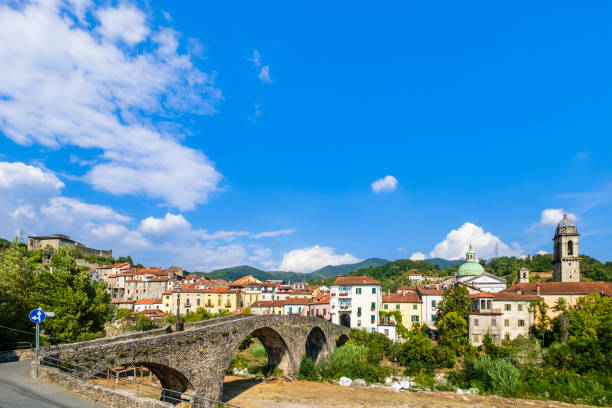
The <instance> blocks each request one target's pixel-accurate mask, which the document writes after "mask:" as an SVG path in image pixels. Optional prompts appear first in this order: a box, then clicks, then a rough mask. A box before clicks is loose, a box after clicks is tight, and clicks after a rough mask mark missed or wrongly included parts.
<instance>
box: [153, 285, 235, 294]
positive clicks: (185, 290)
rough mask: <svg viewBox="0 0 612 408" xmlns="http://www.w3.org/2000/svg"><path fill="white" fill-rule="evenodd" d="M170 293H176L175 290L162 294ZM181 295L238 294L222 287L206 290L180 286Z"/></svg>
mask: <svg viewBox="0 0 612 408" xmlns="http://www.w3.org/2000/svg"><path fill="white" fill-rule="evenodd" d="M172 293H176V289H172V290H167V291H165V292H164V293H163V294H164V295H170V294H172ZM181 293H227V294H232V293H239V292H238V291H237V290H234V289H228V288H226V287H224V286H215V287H213V288H206V289H196V288H185V287H182V286H181Z"/></svg>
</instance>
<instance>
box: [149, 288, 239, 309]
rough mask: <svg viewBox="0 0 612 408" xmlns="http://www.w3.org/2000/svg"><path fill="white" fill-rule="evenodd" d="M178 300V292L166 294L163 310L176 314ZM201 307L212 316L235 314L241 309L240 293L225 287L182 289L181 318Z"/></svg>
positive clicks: (164, 295) (173, 291)
mask: <svg viewBox="0 0 612 408" xmlns="http://www.w3.org/2000/svg"><path fill="white" fill-rule="evenodd" d="M178 299H179V294H178V293H177V291H176V290H169V291H166V292H164V294H163V303H162V307H161V310H162V311H164V312H166V313H173V314H176V306H177V300H178ZM201 307H203V308H204V309H206V310H207V311H208V313H212V314H215V313H221V312H233V311H234V310H237V309H240V292H239V291H237V290H233V289H228V288H225V287H213V288H208V289H191V288H190V289H181V292H180V308H179V310H180V314H181V316H182V315H185V314H186V313H189V312H195V311H196V310H197V309H198V308H201Z"/></svg>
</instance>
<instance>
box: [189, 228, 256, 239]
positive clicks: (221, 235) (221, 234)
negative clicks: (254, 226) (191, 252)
mask: <svg viewBox="0 0 612 408" xmlns="http://www.w3.org/2000/svg"><path fill="white" fill-rule="evenodd" d="M197 235H198V237H199V238H200V239H202V240H204V241H214V240H219V239H222V240H224V241H232V240H233V239H235V238H238V237H245V236H247V235H249V232H248V231H215V232H213V233H209V232H207V231H206V230H200V231H197Z"/></svg>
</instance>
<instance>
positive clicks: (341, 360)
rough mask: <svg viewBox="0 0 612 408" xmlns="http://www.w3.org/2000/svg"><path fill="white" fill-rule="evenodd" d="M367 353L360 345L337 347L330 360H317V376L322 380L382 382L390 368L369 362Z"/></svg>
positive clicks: (324, 358) (366, 349) (365, 348)
mask: <svg viewBox="0 0 612 408" xmlns="http://www.w3.org/2000/svg"><path fill="white" fill-rule="evenodd" d="M368 353H369V350H368V348H367V347H365V346H362V345H356V344H346V345H345V346H343V347H338V348H336V349H335V350H334V352H333V354H332V355H331V357H330V358H326V357H321V358H319V361H317V364H316V366H317V372H318V375H319V377H321V378H324V379H338V378H340V377H349V378H363V379H364V380H366V381H371V382H382V381H383V380H384V379H385V377H387V376H388V375H389V373H390V372H391V368H390V367H383V366H380V365H379V364H373V363H371V362H369V361H368Z"/></svg>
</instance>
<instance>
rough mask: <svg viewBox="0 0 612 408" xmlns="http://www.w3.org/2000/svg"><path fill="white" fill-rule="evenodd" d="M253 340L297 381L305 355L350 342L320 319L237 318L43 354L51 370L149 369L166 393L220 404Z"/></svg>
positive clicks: (46, 350) (343, 332) (271, 361)
mask: <svg viewBox="0 0 612 408" xmlns="http://www.w3.org/2000/svg"><path fill="white" fill-rule="evenodd" d="M249 335H253V336H254V337H257V338H258V339H259V340H260V341H261V342H262V343H263V345H264V347H265V349H266V351H267V353H268V363H269V364H270V365H271V366H273V367H278V368H280V369H281V370H283V373H284V374H285V375H287V376H297V375H298V372H299V368H300V361H301V359H302V356H303V355H307V356H310V357H312V358H313V360H317V358H318V357H319V356H322V355H328V354H330V353H331V352H332V351H333V350H334V348H335V347H336V346H337V345H341V344H343V343H344V342H345V341H346V340H348V329H347V328H346V327H343V326H338V325H335V324H332V323H330V322H328V321H326V320H323V319H320V318H317V317H302V316H284V315H236V316H229V317H223V318H217V319H212V320H207V321H203V322H197V323H186V324H185V327H184V331H179V332H173V331H172V328H171V327H170V326H167V327H165V328H164V329H158V330H153V331H149V332H140V333H135V334H128V335H122V336H116V337H108V338H103V339H98V340H92V341H86V342H80V343H73V344H66V345H61V346H52V347H47V348H44V349H43V350H41V360H42V361H41V363H42V364H45V358H47V359H48V360H51V359H59V360H68V361H71V362H73V363H76V364H79V365H84V366H86V367H90V368H91V369H92V370H98V371H102V372H104V371H106V369H107V368H114V367H118V366H125V365H134V366H143V367H146V368H148V369H149V370H151V371H152V372H153V374H155V376H156V377H157V378H158V379H159V380H160V382H161V384H162V386H163V387H164V388H167V389H171V390H175V391H176V392H177V394H180V393H187V392H188V393H190V394H196V395H202V396H204V397H206V398H210V399H213V400H218V401H220V400H221V396H222V392H223V379H224V377H225V373H226V372H227V369H228V368H229V365H230V363H231V360H232V357H233V355H234V353H235V352H236V350H237V349H238V346H239V345H240V343H242V341H243V340H244V339H245V338H246V337H247V336H249ZM204 405H206V404H204ZM209 405H213V404H209ZM213 406H214V405H213Z"/></svg>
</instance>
